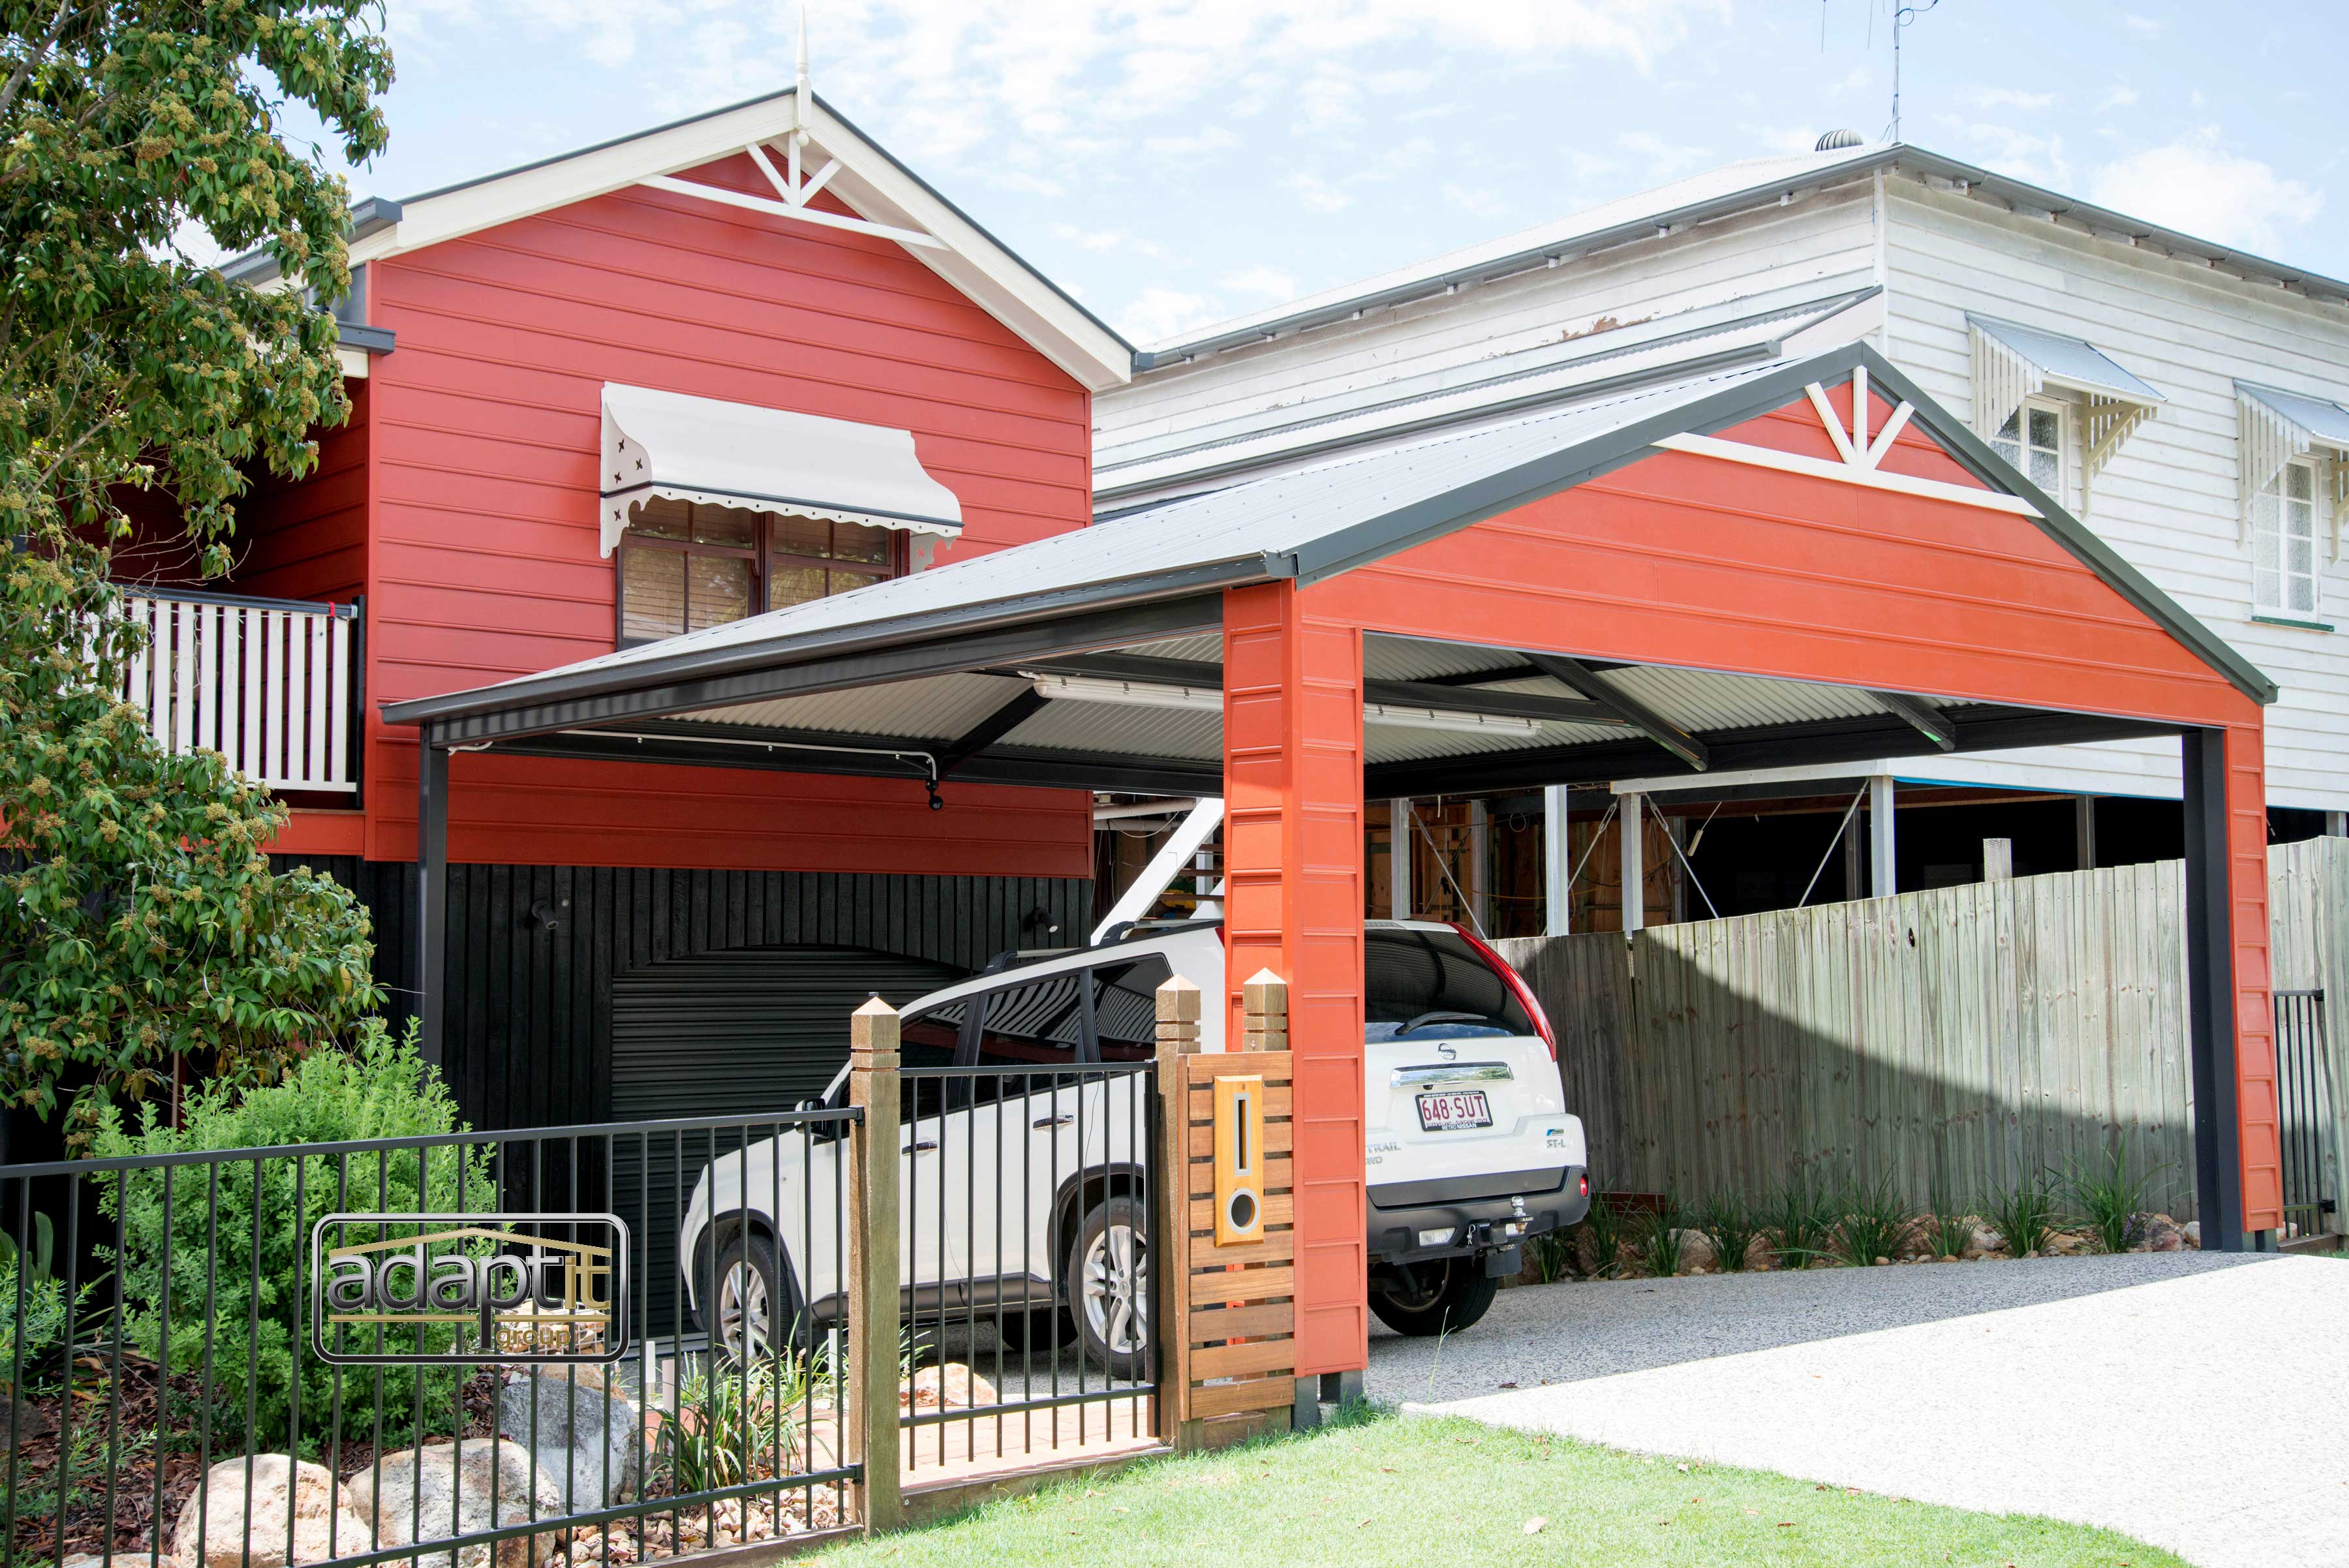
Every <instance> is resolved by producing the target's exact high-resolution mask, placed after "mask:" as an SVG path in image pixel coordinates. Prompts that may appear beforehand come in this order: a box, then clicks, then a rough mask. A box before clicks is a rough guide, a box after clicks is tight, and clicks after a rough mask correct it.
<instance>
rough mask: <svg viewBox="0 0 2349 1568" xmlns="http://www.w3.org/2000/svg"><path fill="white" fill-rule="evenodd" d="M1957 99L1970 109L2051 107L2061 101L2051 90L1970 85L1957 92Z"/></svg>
mask: <svg viewBox="0 0 2349 1568" xmlns="http://www.w3.org/2000/svg"><path fill="white" fill-rule="evenodd" d="M1958 101H1959V102H1960V103H1962V104H1964V105H1966V106H1967V107H1968V108H1970V109H2026V110H2029V109H2053V108H2054V107H2055V105H2056V104H2058V103H2059V102H2061V101H2062V99H2061V97H2060V96H2059V95H2058V94H2055V93H2052V92H2025V91H2023V89H2022V88H2011V87H1970V88H1966V89H1965V90H1964V91H1963V92H1961V93H1960V94H1958Z"/></svg>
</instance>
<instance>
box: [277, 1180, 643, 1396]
mask: <svg viewBox="0 0 2349 1568" xmlns="http://www.w3.org/2000/svg"><path fill="white" fill-rule="evenodd" d="M354 1234H356V1235H357V1236H359V1237H361V1238H364V1239H362V1240H357V1241H354V1240H350V1239H349V1238H350V1237H352V1236H353V1235H354ZM310 1278H311V1279H312V1281H313V1282H315V1284H314V1289H313V1292H312V1302H313V1310H312V1313H311V1341H312V1344H313V1345H314V1347H315V1348H316V1352H317V1355H318V1356H319V1358H320V1359H321V1360H324V1361H327V1362H339V1363H346V1364H350V1365H355V1366H388V1365H398V1366H412V1365H416V1364H419V1363H421V1364H436V1365H437V1364H455V1363H459V1362H482V1361H500V1362H507V1363H512V1364H519V1365H540V1364H561V1363H564V1362H593V1361H616V1360H618V1359H619V1358H620V1356H621V1355H624V1354H625V1353H626V1350H627V1337H628V1335H627V1303H628V1227H627V1223H626V1221H625V1220H622V1219H621V1218H620V1217H619V1216H618V1215H616V1214H329V1215H327V1216H326V1218H325V1219H323V1220H319V1221H318V1223H317V1224H316V1226H314V1227H313V1228H312V1229H311V1231H310ZM431 1327H439V1328H440V1329H441V1332H440V1333H438V1334H429V1333H428V1334H397V1335H395V1334H388V1333H386V1332H385V1331H386V1330H390V1329H398V1328H431ZM428 1346H429V1348H428Z"/></svg>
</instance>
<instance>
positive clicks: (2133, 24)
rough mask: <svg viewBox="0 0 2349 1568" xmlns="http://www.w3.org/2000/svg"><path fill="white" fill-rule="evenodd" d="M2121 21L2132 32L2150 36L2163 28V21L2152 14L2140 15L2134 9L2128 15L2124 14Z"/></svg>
mask: <svg viewBox="0 0 2349 1568" xmlns="http://www.w3.org/2000/svg"><path fill="white" fill-rule="evenodd" d="M2121 22H2122V25H2123V26H2127V28H2128V30H2129V31H2130V32H2132V33H2139V34H2142V35H2144V36H2146V37H2148V38H2150V37H2152V36H2154V35H2155V34H2157V33H2158V32H2160V31H2161V29H2162V23H2161V22H2159V21H2158V20H2157V19H2156V18H2154V17H2151V16H2138V15H2137V13H2136V12H2134V11H2132V12H2130V13H2129V14H2128V15H2127V16H2123V17H2122V18H2121Z"/></svg>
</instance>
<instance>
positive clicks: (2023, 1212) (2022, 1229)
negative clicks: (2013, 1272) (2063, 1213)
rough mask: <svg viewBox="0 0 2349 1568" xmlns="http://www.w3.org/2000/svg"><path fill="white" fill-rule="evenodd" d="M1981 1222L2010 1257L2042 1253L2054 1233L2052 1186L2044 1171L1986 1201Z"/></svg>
mask: <svg viewBox="0 0 2349 1568" xmlns="http://www.w3.org/2000/svg"><path fill="white" fill-rule="evenodd" d="M1982 1218H1984V1219H1985V1220H1989V1221H1990V1227H1991V1229H1992V1230H1993V1231H1997V1232H1998V1234H1999V1239H2000V1240H2001V1241H2004V1242H2005V1243H2006V1250H2007V1251H2008V1253H2009V1254H2011V1255H2012V1256H2014V1257H2017V1258H2020V1257H2021V1256H2023V1254H2024V1253H2025V1252H2044V1251H2046V1250H2047V1242H2048V1239H2049V1238H2050V1237H2051V1236H2052V1235H2053V1234H2054V1229H2055V1186H2054V1182H2053V1181H2051V1180H2049V1179H2048V1178H2047V1175H2046V1173H2045V1172H2044V1171H2043V1172H2040V1173H2039V1174H2037V1175H2033V1176H2028V1177H2025V1178H2024V1179H2023V1182H2022V1184H2021V1185H2019V1186H2016V1187H2011V1188H2009V1189H2006V1190H2005V1191H2004V1192H1999V1193H1993V1194H1992V1196H1991V1197H1990V1198H1989V1199H1985V1200H1984V1202H1983V1204H1982Z"/></svg>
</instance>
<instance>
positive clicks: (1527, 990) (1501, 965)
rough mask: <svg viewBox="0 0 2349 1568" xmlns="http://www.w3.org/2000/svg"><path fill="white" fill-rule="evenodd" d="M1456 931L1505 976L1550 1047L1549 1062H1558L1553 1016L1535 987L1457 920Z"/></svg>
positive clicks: (1511, 989)
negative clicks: (1544, 1007)
mask: <svg viewBox="0 0 2349 1568" xmlns="http://www.w3.org/2000/svg"><path fill="white" fill-rule="evenodd" d="M1452 929H1454V931H1456V932H1458V933H1459V935H1460V940H1462V941H1464V942H1466V943H1467V944H1468V945H1469V946H1470V947H1471V948H1474V949H1475V951H1476V956H1477V957H1479V958H1481V959H1483V960H1484V961H1485V963H1486V964H1488V965H1490V966H1491V968H1492V971H1493V972H1494V973H1495V974H1497V975H1499V976H1500V977H1501V983H1502V984H1504V985H1506V986H1507V987H1508V988H1509V993H1510V994H1511V995H1513V996H1515V997H1516V999H1517V1001H1518V1002H1519V1003H1520V1004H1521V1005H1522V1006H1523V1007H1524V1008H1525V1010H1526V1016H1527V1017H1529V1018H1531V1019H1532V1020H1533V1021H1534V1033H1537V1034H1538V1035H1540V1036H1541V1038H1542V1044H1545V1045H1547V1046H1548V1047H1549V1059H1550V1060H1551V1061H1553V1062H1555V1061H1557V1031H1556V1030H1554V1029H1552V1028H1551V1027H1550V1026H1549V1014H1548V1013H1547V1012H1543V1011H1542V1004H1541V1000H1540V998H1538V997H1537V996H1535V995H1534V988H1533V987H1532V986H1529V985H1527V984H1526V977H1525V976H1524V975H1521V974H1519V973H1518V972H1517V971H1516V969H1514V968H1513V967H1511V965H1510V963H1509V961H1508V960H1506V959H1505V958H1503V957H1502V956H1501V955H1500V954H1499V953H1497V952H1495V951H1494V950H1493V945H1492V944H1491V943H1490V942H1488V941H1486V940H1485V939H1484V938H1482V937H1480V936H1478V935H1477V934H1476V933H1475V932H1474V931H1472V930H1470V929H1468V928H1467V927H1465V926H1464V925H1462V924H1461V923H1460V922H1459V921H1457V920H1454V921H1453V922H1452Z"/></svg>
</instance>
